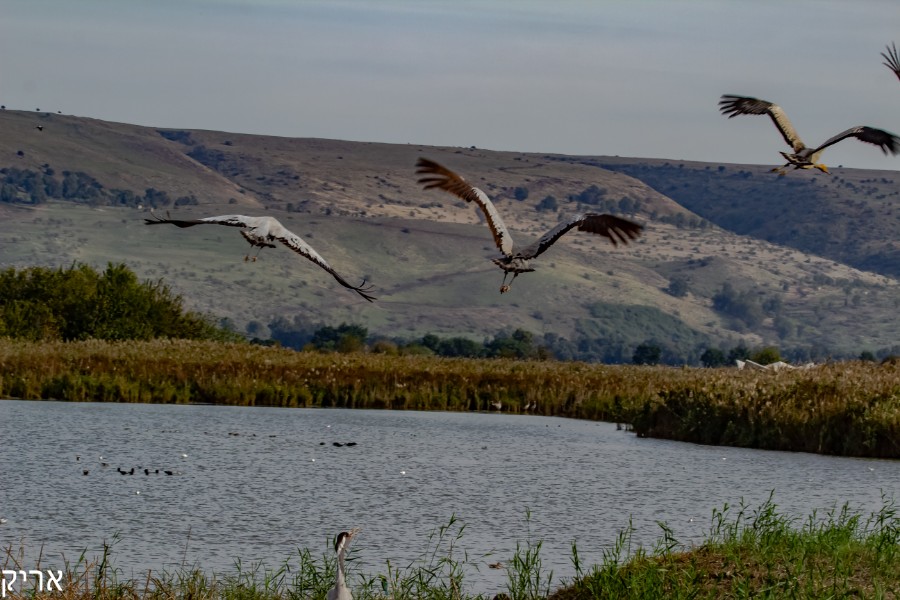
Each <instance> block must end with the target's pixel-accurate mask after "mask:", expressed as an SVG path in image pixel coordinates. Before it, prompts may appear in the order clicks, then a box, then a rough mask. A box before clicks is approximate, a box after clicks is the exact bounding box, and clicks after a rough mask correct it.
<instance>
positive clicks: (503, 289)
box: [500, 271, 519, 294]
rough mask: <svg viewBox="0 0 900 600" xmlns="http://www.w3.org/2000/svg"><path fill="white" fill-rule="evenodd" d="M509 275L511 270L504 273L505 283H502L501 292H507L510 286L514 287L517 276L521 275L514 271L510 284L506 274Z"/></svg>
mask: <svg viewBox="0 0 900 600" xmlns="http://www.w3.org/2000/svg"><path fill="white" fill-rule="evenodd" d="M507 275H509V271H506V272H504V273H503V283H502V284H501V285H500V293H501V294H505V293H506V292H508V291H509V288H510V287H512V284H513V281H515V280H516V277H518V276H519V274H518V273H513V276H512V279H510V280H509V284H508V285H507V283H506V276H507Z"/></svg>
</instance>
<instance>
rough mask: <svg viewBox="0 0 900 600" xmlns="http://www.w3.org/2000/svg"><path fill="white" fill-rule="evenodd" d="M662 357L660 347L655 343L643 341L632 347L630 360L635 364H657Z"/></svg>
mask: <svg viewBox="0 0 900 600" xmlns="http://www.w3.org/2000/svg"><path fill="white" fill-rule="evenodd" d="M661 357H662V348H660V347H659V346H657V345H656V344H653V343H649V342H645V343H643V344H640V345H639V346H638V347H637V348H635V349H634V355H633V356H632V358H631V362H633V363H634V364H636V365H658V364H659V359H660V358H661Z"/></svg>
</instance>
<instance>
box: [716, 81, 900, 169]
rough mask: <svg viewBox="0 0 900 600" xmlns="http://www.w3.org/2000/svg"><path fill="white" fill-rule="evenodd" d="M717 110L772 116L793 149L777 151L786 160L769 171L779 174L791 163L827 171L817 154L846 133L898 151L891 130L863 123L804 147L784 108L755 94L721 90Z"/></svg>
mask: <svg viewBox="0 0 900 600" xmlns="http://www.w3.org/2000/svg"><path fill="white" fill-rule="evenodd" d="M719 110H720V111H721V112H722V114H723V115H727V116H728V118H729V119H731V118H733V117H736V116H737V115H769V116H770V117H771V118H772V122H773V123H775V127H777V128H778V131H779V132H781V136H782V137H783V138H784V141H785V142H787V144H788V146H790V147H791V149H792V150H793V152H791V153H788V152H781V155H782V156H783V157H784V158H785V160H787V162H786V163H785V164H784V166H782V167H776V168H774V169H772V172H774V173H778V174H779V175H784V174H785V173H787V170H786V169H787V168H788V167H790V166H792V165H793V167H794V169H813V168H815V169H819V170H820V171H822V172H823V173H828V167H827V166H826V165H824V164H822V163H820V162H819V156H821V154H822V151H824V150H825V148H827V147H828V146H832V145H834V144H837V143H838V142H840V141H841V140H844V139H847V138H850V137H854V138H856V139H858V140H860V141H863V142H866V143H868V144H874V145H876V146H879V147H880V148H881V151H882V152H884V153H885V154H887V153H888V152H890V153H891V154H897V152H900V138H898V137H897V136H896V135H894V134H893V133H890V132H887V131H883V130H881V129H875V128H874V127H867V126H865V125H858V126H856V127H851V128H850V129H847V130H846V131H842V132H841V133H839V134H837V135H836V136H834V137H832V138H829V139H828V140H827V141H826V142H825V143H823V144H821V145H819V146H816V147H815V148H808V147H807V146H806V144H804V143H803V141H802V140H801V139H800V136H799V135H797V131H796V130H795V129H794V126H793V125H791V122H790V120H788V118H787V115H786V114H784V110H782V108H781V107H780V106H778V105H777V104H774V103H772V102H768V101H766V100H760V99H759V98H751V97H749V96H734V95H731V94H725V95H724V96H722V97H721V99H720V100H719Z"/></svg>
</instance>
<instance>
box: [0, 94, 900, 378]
mask: <svg viewBox="0 0 900 600" xmlns="http://www.w3.org/2000/svg"><path fill="white" fill-rule="evenodd" d="M37 125H41V126H42V127H43V130H38V129H36V126H37ZM419 156H427V157H429V158H432V159H434V160H436V161H438V162H441V163H444V164H446V165H447V166H449V167H451V168H453V169H454V170H456V171H458V172H459V173H461V174H462V175H464V176H465V177H466V178H467V179H469V180H470V181H472V182H473V183H475V184H476V185H478V186H479V187H482V189H484V190H485V191H486V192H487V193H488V194H490V195H491V196H492V197H493V198H494V199H495V201H496V204H497V207H498V210H500V211H501V213H502V214H503V216H504V219H505V221H506V223H507V225H508V226H509V227H510V229H511V230H512V231H513V235H514V236H515V238H516V239H517V240H519V241H526V240H528V239H530V238H531V239H533V238H535V237H537V236H539V235H541V234H542V233H544V232H545V231H546V230H547V229H549V228H550V227H552V226H553V225H554V224H555V223H556V222H557V220H558V219H559V218H560V217H561V216H562V215H563V214H571V213H573V212H576V211H578V210H603V211H614V212H618V213H620V214H625V215H627V216H629V217H630V218H634V219H636V220H638V221H640V222H641V223H643V224H645V226H646V230H645V233H644V236H643V237H642V238H641V239H640V240H639V241H638V242H637V243H636V244H632V245H629V246H627V247H621V246H620V247H618V248H613V247H612V246H611V245H610V244H608V243H607V242H605V241H604V240H602V239H598V238H596V237H594V236H588V235H586V234H578V233H577V232H575V233H570V234H568V235H567V236H565V237H564V238H562V239H561V240H560V241H559V242H557V244H556V245H555V246H554V247H553V248H552V249H550V250H549V251H548V252H546V253H545V254H544V255H542V256H541V258H540V259H539V261H538V262H537V264H536V265H535V266H536V267H537V271H536V272H534V273H527V274H524V275H522V276H521V277H519V278H518V279H517V280H516V283H515V285H514V286H513V288H512V291H511V292H510V293H508V294H504V295H500V294H499V292H498V288H499V286H500V281H501V279H502V272H501V271H500V270H499V269H497V268H496V267H495V266H494V265H493V264H491V262H490V258H492V257H494V256H496V255H497V251H496V249H495V248H494V246H493V243H492V240H491V238H490V234H489V232H488V231H487V228H486V227H485V226H484V225H483V224H482V223H481V219H480V214H479V213H478V212H477V210H476V209H475V207H473V206H471V205H467V204H466V203H464V202H462V201H458V200H457V199H456V198H454V197H452V196H450V195H448V194H445V193H440V192H436V191H429V192H425V191H422V190H421V186H419V185H418V184H417V183H416V176H415V174H414V164H415V161H416V159H417V158H418V157H419ZM679 164H681V163H677V164H676V163H672V162H671V161H651V160H647V159H621V158H614V157H567V156H559V155H542V154H527V153H516V152H492V151H487V150H480V149H477V148H445V147H427V146H420V145H411V144H410V145H398V144H393V145H392V144H376V143H364V142H346V141H336V140H321V139H296V138H279V137H271V136H253V135H242V134H233V133H223V132H212V131H196V130H191V131H181V130H169V129H156V128H145V127H137V126H133V125H125V124H117V123H108V122H103V121H98V120H94V119H85V118H79V117H72V116H65V115H58V114H46V113H27V112H20V111H0V169H2V171H3V172H2V177H4V178H5V179H4V180H3V184H2V185H3V187H2V189H0V192H2V194H0V195H2V198H3V201H0V267H9V266H16V267H24V266H29V265H68V264H70V263H71V262H73V261H81V262H86V263H89V264H92V265H95V266H103V265H105V264H106V263H107V262H110V261H112V262H124V263H125V264H127V265H128V266H129V267H131V268H132V269H133V270H134V271H135V272H136V273H137V274H138V275H139V276H141V277H146V278H153V279H156V278H164V279H165V280H166V282H167V283H169V284H170V285H171V287H172V288H173V289H174V290H175V291H177V292H178V293H180V294H182V295H183V296H184V298H185V301H186V304H187V305H188V306H189V307H190V308H193V309H197V310H201V311H204V312H209V313H211V314H213V315H216V316H219V317H227V318H229V319H230V320H231V321H232V322H233V323H234V324H235V325H236V327H237V328H238V329H241V330H243V329H244V328H245V327H247V325H248V324H250V323H253V324H254V329H255V330H261V331H262V332H263V333H264V332H265V326H266V325H268V324H269V323H270V322H271V321H272V320H273V319H274V318H276V317H278V316H282V317H285V318H287V319H295V318H298V319H302V320H304V321H307V322H311V323H324V324H338V323H340V322H344V321H346V322H354V323H359V324H362V325H364V326H366V327H368V328H369V330H370V332H372V333H378V334H380V335H383V336H385V337H403V338H412V337H418V336H421V335H423V334H425V333H437V334H439V335H464V336H468V337H472V338H474V339H478V340H480V339H482V338H484V337H489V336H492V335H493V334H495V333H496V332H497V331H498V330H501V329H514V328H519V327H521V328H524V329H527V330H529V331H531V332H533V333H534V334H536V335H537V336H538V337H541V336H545V335H548V334H549V335H550V336H551V337H554V336H555V337H556V338H559V337H561V338H565V339H566V340H569V341H570V342H571V347H573V348H576V349H577V348H579V347H581V348H594V349H595V350H597V349H598V348H601V349H602V348H612V349H615V352H612V354H611V356H617V357H619V358H621V359H625V360H627V359H628V358H629V357H630V352H632V351H633V348H634V347H636V346H637V345H638V344H640V343H642V342H647V341H651V342H654V343H657V344H658V345H660V346H662V347H663V348H664V349H666V350H667V351H671V352H672V353H673V354H674V356H680V357H682V358H683V359H691V360H696V357H697V356H698V355H699V353H700V352H702V350H703V349H704V348H705V347H706V346H707V345H712V346H719V347H724V348H728V347H732V346H734V345H737V344H738V343H744V344H746V345H747V346H750V347H755V346H761V345H777V346H779V347H781V348H782V349H785V348H791V349H795V350H796V351H797V355H798V356H803V355H804V354H818V355H821V354H833V355H841V354H843V355H850V356H856V355H858V354H859V352H860V351H862V350H871V351H876V352H880V353H882V354H884V353H887V352H888V351H890V349H891V347H892V346H895V345H896V344H897V343H898V341H900V322H898V320H897V319H896V318H895V315H896V312H897V308H898V305H900V282H898V278H897V277H898V274H897V273H896V272H894V270H892V267H891V265H894V266H896V264H897V263H898V262H900V261H894V262H891V261H890V260H888V259H886V258H884V257H889V256H890V252H892V251H897V242H896V240H898V239H900V236H898V235H897V234H898V233H900V231H898V224H897V221H896V219H894V220H891V219H890V218H885V214H886V212H887V211H888V210H892V209H893V207H892V206H891V204H892V203H893V202H896V200H895V199H894V200H891V198H894V196H895V195H896V193H897V191H898V186H897V184H894V183H893V181H894V177H895V176H896V175H897V174H896V173H893V172H864V171H854V170H845V169H837V170H836V172H837V173H838V175H836V176H835V177H832V178H827V177H825V176H822V178H820V179H821V181H819V180H813V181H815V183H809V182H808V181H807V179H808V175H807V174H801V173H797V174H791V175H789V176H788V177H785V178H780V179H779V178H777V177H774V176H773V177H771V178H770V177H767V176H766V177H764V176H763V174H762V171H764V170H765V169H763V168H761V167H739V166H734V165H727V166H724V170H721V169H720V168H719V167H720V166H719V165H703V164H698V163H691V164H686V165H685V166H681V167H679V166H678V165H679ZM673 165H674V166H673ZM740 172H750V173H752V175H749V176H747V175H740V176H736V175H737V174H738V173H740ZM28 173H30V174H32V175H27V174H28ZM766 175H768V174H766ZM29 177H30V179H29ZM873 179H877V180H878V181H877V182H870V180H873ZM862 180H866V185H868V187H864V184H863V183H861V182H862ZM847 181H851V182H856V183H854V184H853V185H854V186H855V187H853V188H851V187H848V186H847V184H846V182H847ZM29 182H30V183H29ZM35 182H38V183H35ZM669 182H671V183H669ZM704 182H705V183H704ZM701 184H702V185H701ZM729 185H730V186H732V187H731V188H729ZM35 186H37V187H41V188H42V189H51V188H52V189H51V191H53V190H56V192H59V193H58V194H57V195H56V196H54V195H53V194H45V196H46V197H43V198H42V197H41V193H40V192H35V191H34V189H33V188H34V187H35ZM673 186H674V189H673ZM703 186H705V187H703ZM776 186H782V187H786V189H792V190H794V191H793V192H792V193H793V194H794V195H793V196H791V197H792V198H802V199H803V200H802V201H803V202H814V203H817V204H815V207H816V210H811V209H810V208H809V205H808V204H803V205H802V206H806V209H805V210H801V208H798V207H797V206H801V204H800V202H801V200H796V202H794V201H792V202H785V201H782V202H780V203H778V202H775V203H774V204H773V205H772V206H774V207H781V208H782V209H784V210H787V211H789V213H790V214H788V215H785V214H782V213H766V212H765V211H764V210H761V208H760V207H761V205H758V206H754V204H753V203H750V204H749V205H748V207H746V209H745V212H744V213H741V214H743V215H745V216H743V217H739V211H738V209H737V208H728V207H730V206H732V205H740V204H742V203H741V202H740V201H739V200H738V199H736V198H740V197H750V198H757V197H765V195H766V194H767V193H771V190H772V189H776ZM873 187H874V188H877V191H876V192H873V191H871V188H873ZM695 188H696V189H705V190H710V189H715V190H717V193H719V194H720V197H725V196H727V197H728V200H719V202H718V203H716V202H712V201H708V202H705V203H704V202H700V200H698V199H697V198H700V197H702V196H703V194H693V195H691V194H686V193H683V192H682V191H681V190H684V189H692V190H693V189H695ZM795 188H796V189H795ZM729 189H731V190H733V191H732V192H731V194H730V195H728V193H727V192H728V190H729ZM777 189H781V188H777ZM822 189H824V190H829V193H828V194H826V193H824V192H822V193H820V192H821V190H822ZM150 190H152V193H151V192H150ZM806 190H810V194H808V195H807V194H805V193H804V192H805V191H806ZM63 191H64V192H65V193H66V194H68V196H67V197H66V196H65V195H64V194H63ZM812 192H816V193H815V194H813V193H812ZM832 192H833V193H832ZM689 195H690V196H691V197H693V198H695V200H692V201H690V202H689V201H688V200H686V199H685V196H689ZM523 196H524V197H523ZM807 196H809V197H807ZM877 196H884V197H883V198H877ZM548 198H551V199H550V200H548ZM676 200H677V202H676ZM754 202H756V201H754ZM862 202H866V204H865V208H862V205H861V204H860V203H862ZM682 203H683V204H684V206H683V205H682ZM879 203H881V204H879ZM743 204H748V203H747V202H744V203H743ZM756 204H758V202H756ZM795 204H796V205H797V206H795ZM153 205H155V206H156V207H157V211H169V212H170V213H171V214H172V216H173V217H174V216H178V217H198V216H209V215H214V214H228V213H245V214H269V215H272V216H274V217H276V218H278V219H280V220H282V221H283V222H284V223H285V225H286V226H287V227H288V228H290V229H291V230H293V231H295V232H296V233H297V234H298V235H300V236H301V237H303V238H304V239H306V241H307V242H309V243H310V244H311V245H312V246H313V247H315V248H316V249H317V250H318V251H319V252H320V253H321V254H322V255H323V256H324V257H325V258H326V260H328V261H329V263H330V264H331V265H332V266H333V267H334V268H335V269H336V270H337V271H338V272H339V273H341V274H342V275H343V276H344V277H345V278H346V279H348V280H349V281H351V282H352V283H357V282H359V281H360V280H361V279H362V278H367V279H369V280H370V281H371V282H372V283H373V284H374V285H375V286H376V294H375V295H376V296H377V297H378V302H376V303H375V304H369V303H367V302H365V301H363V300H362V299H360V298H359V297H358V296H356V295H355V294H353V293H352V292H349V291H347V290H344V289H343V288H341V287H340V286H338V285H337V284H336V282H335V281H334V280H333V279H332V278H331V277H330V276H329V275H328V274H327V273H325V272H324V271H322V270H320V269H318V268H317V267H315V266H314V265H312V264H311V263H309V262H308V261H305V260H304V259H302V258H301V257H298V256H297V255H294V254H292V253H290V252H287V251H286V250H284V249H282V248H279V249H277V250H268V249H266V250H264V251H263V252H262V254H261V256H260V259H259V260H258V261H257V262H244V260H243V257H244V256H245V254H246V253H247V252H248V250H249V246H248V245H247V244H246V242H245V241H244V240H243V239H242V238H241V237H240V235H238V234H237V231H235V230H233V229H229V228H224V227H216V226H203V227H195V228H191V229H183V230H182V229H178V228H175V227H168V226H161V227H146V226H145V225H144V223H143V218H144V217H146V216H149V215H148V212H147V211H148V207H150V206H153ZM554 205H555V206H556V208H555V209H554V208H552V207H553V206H554ZM723 205H727V206H723ZM852 207H859V210H853V211H850V208H852ZM772 210H774V208H773V209H772ZM836 214H837V215H845V216H844V217H836V216H835V215H836ZM887 214H893V213H887ZM850 216H852V221H851V222H850V223H848V222H847V219H848V218H849V217H850ZM742 219H748V220H752V222H753V223H752V224H750V225H746V227H747V228H749V229H751V230H752V231H753V232H754V233H753V235H749V234H745V235H741V234H739V233H736V231H737V230H738V229H740V227H741V226H742V225H741V224H742V223H744V221H743V220H742ZM748 222H749V221H748ZM794 230H802V231H803V232H816V231H818V232H819V234H818V236H816V235H813V234H812V233H804V234H803V235H799V234H796V233H793V234H792V233H791V232H792V231H794ZM834 231H844V234H843V237H842V238H838V237H836V236H837V235H838V234H837V233H834ZM856 232H863V233H864V234H859V233H856ZM760 238H766V239H770V240H778V241H779V243H777V244H776V243H771V242H770V241H764V239H760ZM832 239H840V240H845V241H844V242H841V243H832V242H831V241H829V240H832ZM791 240H807V242H804V243H805V244H807V245H815V244H816V243H817V244H818V246H817V247H818V248H820V250H818V251H816V252H814V253H812V252H811V253H808V254H807V253H805V252H809V251H810V249H807V250H806V251H802V249H801V248H800V246H802V245H803V244H801V243H799V242H791ZM846 240H855V242H854V244H850V243H849V242H846ZM814 242H815V243H814ZM832 246H833V247H834V248H832ZM829 248H831V249H832V250H833V251H832V252H831V253H830V254H829V251H828V250H829ZM842 257H843V258H842ZM879 257H881V258H879ZM844 259H846V260H847V261H850V262H853V263H854V264H857V265H858V267H859V266H865V265H874V267H872V266H870V267H869V270H861V269H860V268H858V267H857V268H854V267H852V266H849V265H848V264H845V263H844V262H843V260H844ZM867 261H868V262H867ZM885 265H887V266H885ZM676 284H677V285H676ZM260 326H262V327H261V329H260ZM596 354H600V355H603V354H604V351H603V350H597V352H596Z"/></svg>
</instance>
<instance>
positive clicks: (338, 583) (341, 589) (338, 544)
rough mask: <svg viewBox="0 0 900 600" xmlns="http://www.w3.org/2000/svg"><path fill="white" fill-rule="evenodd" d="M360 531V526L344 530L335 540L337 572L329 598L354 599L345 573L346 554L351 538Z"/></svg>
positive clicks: (329, 591) (335, 599)
mask: <svg viewBox="0 0 900 600" xmlns="http://www.w3.org/2000/svg"><path fill="white" fill-rule="evenodd" d="M359 532H360V528H359V527H355V528H353V529H351V530H350V531H342V532H340V533H339V534H338V536H337V538H336V539H335V540H334V551H335V552H337V574H336V576H335V579H334V587H333V588H331V589H330V590H328V596H327V598H328V600H353V595H352V594H351V593H350V588H349V587H347V582H346V577H345V575H344V554H345V553H346V552H347V548H348V547H349V546H350V540H352V539H353V536H355V535H356V534H357V533H359Z"/></svg>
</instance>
